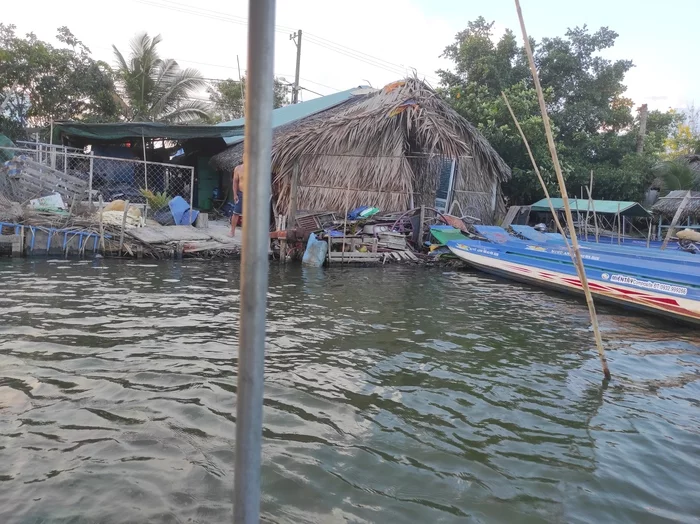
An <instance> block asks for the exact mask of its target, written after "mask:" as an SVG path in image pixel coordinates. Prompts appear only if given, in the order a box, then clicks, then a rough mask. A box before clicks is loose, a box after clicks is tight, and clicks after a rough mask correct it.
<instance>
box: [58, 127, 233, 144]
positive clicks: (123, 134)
mask: <svg viewBox="0 0 700 524" xmlns="http://www.w3.org/2000/svg"><path fill="white" fill-rule="evenodd" d="M244 132H245V131H244V128H243V126H242V125H232V126H215V125H183V124H163V123H161V122H116V123H111V124H88V123H83V122H56V123H54V136H55V137H56V138H57V139H58V140H57V141H58V143H61V142H62V139H63V138H64V137H65V138H66V139H68V141H70V142H73V143H84V144H95V143H100V142H101V143H112V144H115V143H123V142H126V141H129V140H134V141H135V140H136V139H141V137H143V138H148V139H154V138H155V139H170V140H191V139H194V138H221V139H223V138H229V137H236V136H241V137H242V136H243V134H244Z"/></svg>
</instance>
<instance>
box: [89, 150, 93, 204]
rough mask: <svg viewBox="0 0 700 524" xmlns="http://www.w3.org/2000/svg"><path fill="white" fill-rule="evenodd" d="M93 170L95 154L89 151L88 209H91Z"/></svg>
mask: <svg viewBox="0 0 700 524" xmlns="http://www.w3.org/2000/svg"><path fill="white" fill-rule="evenodd" d="M94 169H95V152H94V151H92V150H90V178H89V180H88V199H89V201H90V207H92V176H93V174H94Z"/></svg>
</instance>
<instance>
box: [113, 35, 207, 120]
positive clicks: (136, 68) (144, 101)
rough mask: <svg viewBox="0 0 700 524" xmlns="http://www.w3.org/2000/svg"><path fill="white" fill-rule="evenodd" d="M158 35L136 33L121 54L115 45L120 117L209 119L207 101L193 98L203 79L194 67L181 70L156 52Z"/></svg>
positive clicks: (159, 40) (203, 81)
mask: <svg viewBox="0 0 700 524" xmlns="http://www.w3.org/2000/svg"><path fill="white" fill-rule="evenodd" d="M161 41H162V38H161V36H160V35H158V36H155V37H153V38H151V37H150V36H149V35H148V33H140V34H137V35H136V36H135V37H134V38H133V39H132V40H131V44H130V48H131V49H130V51H131V52H130V54H129V56H128V58H127V57H125V56H124V55H123V54H122V53H121V51H119V49H117V47H116V46H112V47H113V49H114V56H115V58H116V61H117V64H116V65H117V68H116V72H115V76H116V78H117V92H118V94H119V97H120V101H121V108H122V112H123V116H124V118H125V119H126V120H129V121H161V122H180V123H182V122H192V121H197V120H203V121H206V120H208V119H209V109H210V108H209V104H208V103H207V102H206V101H204V100H200V99H197V97H196V95H197V92H198V91H199V90H202V91H203V90H204V89H205V88H206V86H207V84H206V81H205V80H204V79H203V78H202V75H201V74H200V73H199V71H197V70H196V69H191V68H186V69H182V68H180V66H179V65H178V63H177V62H176V61H175V60H173V59H172V58H161V57H160V55H159V54H158V44H160V43H161Z"/></svg>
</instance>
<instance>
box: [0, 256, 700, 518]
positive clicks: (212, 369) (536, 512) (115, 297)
mask: <svg viewBox="0 0 700 524" xmlns="http://www.w3.org/2000/svg"><path fill="white" fill-rule="evenodd" d="M270 279H271V283H270V293H269V346H268V355H267V366H266V373H267V375H266V390H265V393H266V400H265V419H264V439H265V440H264V463H263V508H262V509H263V515H264V519H265V520H266V521H267V522H278V523H282V522H284V523H297V522H358V523H359V522H397V523H398V522H431V523H432V522H435V523H438V522H461V521H464V520H465V519H467V518H471V521H473V522H610V521H616V522H689V521H693V520H694V519H695V518H697V516H698V515H700V500H699V499H698V498H697V497H696V496H695V489H694V487H695V482H696V480H697V478H698V474H699V473H700V463H699V460H700V459H699V457H700V430H699V429H698V428H699V427H700V411H699V410H698V407H699V406H698V402H699V399H700V387H699V384H698V380H697V379H698V377H699V376H700V375H699V371H700V352H699V350H700V347H699V346H700V339H699V338H698V337H697V335H696V334H695V333H694V332H693V331H691V330H687V329H682V328H678V327H673V326H669V325H667V324H666V323H663V322H659V321H654V320H651V319H649V318H646V317H638V316H629V315H626V314H625V313H624V312H621V311H620V310H615V309H603V310H602V312H601V313H602V314H601V323H602V327H603V329H604V338H605V340H606V346H607V347H608V348H609V349H608V352H609V354H608V357H609V360H610V367H611V370H612V372H613V375H614V377H615V380H614V381H613V382H612V383H611V384H610V385H609V386H608V387H607V388H604V387H603V386H602V385H601V380H600V379H601V376H600V371H599V363H598V360H597V356H596V353H595V351H594V348H593V343H592V337H591V334H590V332H589V331H588V323H587V320H586V319H587V310H586V308H585V305H584V304H583V303H582V302H578V301H576V300H571V299H568V298H566V297H562V296H560V295H556V294H548V293H544V292H541V291H538V290H535V289H533V288H530V287H526V286H517V285H512V284H508V283H505V282H503V281H500V280H494V279H491V278H489V277H485V276H481V275H479V274H475V273H468V272H442V271H440V270H420V269H415V268H411V269H404V268H397V267H386V268H358V269H346V268H343V269H331V270H316V269H302V268H298V267H291V268H279V267H278V266H276V265H275V266H273V267H272V268H271V274H270ZM0 284H1V289H2V290H3V293H2V294H1V295H0V312H1V313H2V321H1V322H0V370H1V371H0V434H1V435H2V438H1V439H0V487H1V488H2V489H0V520H1V521H2V522H8V523H12V522H18V523H20V522H21V523H25V522H31V523H34V522H85V523H87V522H106V523H107V522H108V523H111V522H212V523H213V522H230V520H231V517H232V508H231V502H230V500H231V492H232V484H233V467H234V464H233V462H234V456H233V446H234V442H233V435H234V434H235V431H234V426H235V418H234V415H235V402H236V359H235V353H234V347H235V345H236V344H237V338H236V337H237V333H238V327H237V324H236V322H237V316H238V305H239V297H238V288H239V276H238V266H237V265H236V264H234V263H231V264H221V263H205V262H185V263H162V264H160V263H159V264H148V263H140V262H118V261H99V262H66V261H52V262H46V261H42V262H31V261H22V262H10V261H4V262H0Z"/></svg>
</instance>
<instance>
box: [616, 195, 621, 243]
mask: <svg viewBox="0 0 700 524" xmlns="http://www.w3.org/2000/svg"><path fill="white" fill-rule="evenodd" d="M621 236H622V217H621V216H620V203H619V202H618V203H617V245H618V246H619V245H620V242H621Z"/></svg>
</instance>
